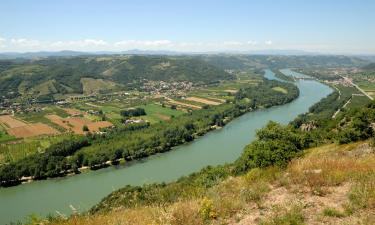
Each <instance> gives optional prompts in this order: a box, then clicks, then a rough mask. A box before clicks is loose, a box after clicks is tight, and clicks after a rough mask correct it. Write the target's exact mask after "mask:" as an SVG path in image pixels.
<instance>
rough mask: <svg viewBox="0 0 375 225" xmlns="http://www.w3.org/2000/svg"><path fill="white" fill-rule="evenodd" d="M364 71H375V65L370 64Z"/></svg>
mask: <svg viewBox="0 0 375 225" xmlns="http://www.w3.org/2000/svg"><path fill="white" fill-rule="evenodd" d="M362 69H364V70H375V63H370V64H368V65H366V66H364V67H362Z"/></svg>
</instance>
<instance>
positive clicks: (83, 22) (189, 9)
mask: <svg viewBox="0 0 375 225" xmlns="http://www.w3.org/2000/svg"><path fill="white" fill-rule="evenodd" d="M131 49H141V50H170V51H182V52H207V51H221V52H225V51H258V50H266V49H272V50H303V51H310V52H320V53H332V54H375V0H311V1H308V0H157V1H153V0H148V1H146V0H131V1H130V0H122V1H121V0H102V1H99V0H59V1H51V0H33V1H30V0H1V1H0V52H11V51H15V52H30V51H59V50H76V51H124V50H131Z"/></svg>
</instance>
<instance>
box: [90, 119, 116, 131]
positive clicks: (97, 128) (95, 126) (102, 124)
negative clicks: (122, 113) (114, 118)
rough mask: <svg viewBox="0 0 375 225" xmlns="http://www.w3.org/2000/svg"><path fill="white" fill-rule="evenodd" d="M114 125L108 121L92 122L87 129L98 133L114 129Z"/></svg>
mask: <svg viewBox="0 0 375 225" xmlns="http://www.w3.org/2000/svg"><path fill="white" fill-rule="evenodd" d="M112 126H113V124H112V123H111V122H108V121H99V122H92V123H89V124H87V127H88V128H89V131H91V132H98V131H100V129H101V128H107V127H112Z"/></svg>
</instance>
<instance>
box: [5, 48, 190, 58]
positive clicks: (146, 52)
mask: <svg viewBox="0 0 375 225" xmlns="http://www.w3.org/2000/svg"><path fill="white" fill-rule="evenodd" d="M184 54H185V53H180V52H174V51H150V50H139V49H133V50H128V51H120V52H113V51H97V52H79V51H69V50H64V51H56V52H53V51H41V52H24V53H19V52H4V53H0V59H16V58H26V59H32V58H46V57H73V56H89V55H184Z"/></svg>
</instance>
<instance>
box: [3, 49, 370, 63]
mask: <svg viewBox="0 0 375 225" xmlns="http://www.w3.org/2000/svg"><path fill="white" fill-rule="evenodd" d="M215 54H224V55H226V54H229V55H231V54H236V55H286V56H293V55H294V56H304V55H306V56H309V55H311V56H314V55H342V54H328V53H319V52H309V51H303V50H292V49H291V50H287V49H286V50H279V49H265V50H254V51H230V50H228V51H206V52H178V51H169V50H141V49H132V50H127V51H95V52H84V51H73V50H63V51H38V52H3V53H0V59H16V58H25V59H31V58H46V57H73V56H88V55H170V56H173V55H215ZM351 56H354V55H351ZM355 56H357V57H359V58H363V59H366V60H369V61H372V60H371V59H375V56H366V55H355Z"/></svg>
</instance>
